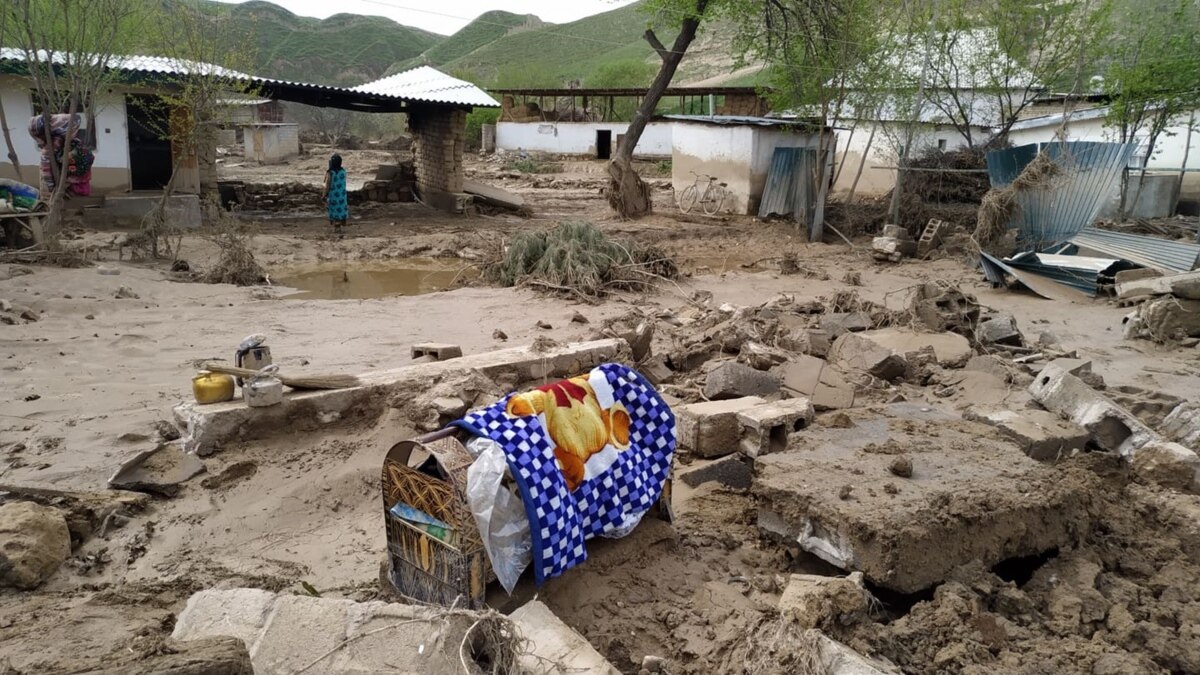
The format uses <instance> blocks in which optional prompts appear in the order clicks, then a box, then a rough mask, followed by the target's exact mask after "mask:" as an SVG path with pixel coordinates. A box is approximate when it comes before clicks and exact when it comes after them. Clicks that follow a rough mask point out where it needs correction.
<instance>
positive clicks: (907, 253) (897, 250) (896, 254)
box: [871, 237, 917, 262]
mask: <svg viewBox="0 0 1200 675" xmlns="http://www.w3.org/2000/svg"><path fill="white" fill-rule="evenodd" d="M871 254H872V255H873V256H874V257H875V259H876V260H885V261H889V262H900V261H901V260H903V259H904V258H911V257H912V256H914V255H916V254H917V242H916V241H915V240H913V239H911V238H909V239H901V238H899V237H875V238H874V239H872V240H871Z"/></svg>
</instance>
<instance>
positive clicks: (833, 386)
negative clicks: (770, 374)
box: [775, 355, 855, 411]
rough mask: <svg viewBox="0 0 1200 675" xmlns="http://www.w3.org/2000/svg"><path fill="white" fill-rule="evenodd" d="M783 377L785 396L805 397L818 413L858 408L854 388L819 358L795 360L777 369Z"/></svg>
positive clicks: (804, 356) (810, 357) (797, 358)
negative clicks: (855, 403) (855, 402)
mask: <svg viewBox="0 0 1200 675" xmlns="http://www.w3.org/2000/svg"><path fill="white" fill-rule="evenodd" d="M775 374H777V375H779V377H780V381H781V387H782V389H783V393H784V395H785V396H791V397H799V396H804V397H807V398H808V399H809V401H810V402H811V403H812V406H813V409H814V410H818V411H826V410H840V409H842V408H851V407H853V406H854V396H855V392H854V385H852V384H850V383H849V382H847V381H846V379H845V378H844V377H842V374H841V373H840V372H839V371H838V370H837V369H836V368H834V367H832V366H830V365H829V363H828V362H826V361H825V359H820V358H817V357H815V356H806V355H802V356H797V357H793V358H792V359H791V360H790V361H788V362H787V363H785V364H783V365H781V366H779V367H778V368H776V369H775Z"/></svg>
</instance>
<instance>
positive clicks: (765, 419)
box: [737, 398, 814, 458]
mask: <svg viewBox="0 0 1200 675" xmlns="http://www.w3.org/2000/svg"><path fill="white" fill-rule="evenodd" d="M813 414H814V413H813V407H812V403H810V402H809V400H808V399H807V398H789V399H784V400H782V401H777V402H775V403H766V404H763V405H759V406H755V407H753V408H749V409H747V410H743V411H741V412H739V413H738V414H737V419H738V422H739V423H740V424H741V427H742V440H741V443H740V446H739V447H740V449H741V451H742V454H743V455H746V456H747V457H751V458H753V457H759V456H762V455H766V454H768V453H772V452H782V451H784V450H786V449H787V446H788V437H789V436H791V434H794V433H796V432H797V431H801V430H803V429H805V428H807V427H808V425H810V424H812V421H813Z"/></svg>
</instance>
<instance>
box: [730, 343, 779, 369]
mask: <svg viewBox="0 0 1200 675" xmlns="http://www.w3.org/2000/svg"><path fill="white" fill-rule="evenodd" d="M788 356H789V354H788V353H787V352H785V351H783V350H782V349H776V348H774V347H768V346H767V345H764V344H762V343H760V342H747V343H746V344H744V345H742V350H741V351H740V352H738V363H744V364H746V365H748V366H750V367H751V368H754V369H755V370H770V369H771V368H774V367H775V366H777V365H779V364H781V363H783V362H784V361H787V360H788Z"/></svg>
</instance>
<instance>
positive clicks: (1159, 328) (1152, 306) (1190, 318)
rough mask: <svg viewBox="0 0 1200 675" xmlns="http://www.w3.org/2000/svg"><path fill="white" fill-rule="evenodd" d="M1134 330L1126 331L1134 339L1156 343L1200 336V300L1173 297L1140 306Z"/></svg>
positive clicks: (1162, 298) (1158, 299)
mask: <svg viewBox="0 0 1200 675" xmlns="http://www.w3.org/2000/svg"><path fill="white" fill-rule="evenodd" d="M1136 315H1137V321H1136V322H1131V323H1133V324H1135V326H1136V327H1135V328H1134V330H1132V331H1130V330H1128V326H1127V331H1126V337H1129V336H1130V333H1132V334H1133V336H1134V337H1144V338H1149V339H1152V340H1154V341H1156V342H1170V341H1173V340H1182V339H1184V338H1189V337H1200V300H1184V299H1182V298H1177V297H1175V296H1173V295H1167V296H1161V297H1158V298H1155V299H1153V300H1149V301H1147V302H1144V303H1142V304H1141V305H1139V306H1138V309H1137V312H1136Z"/></svg>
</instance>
